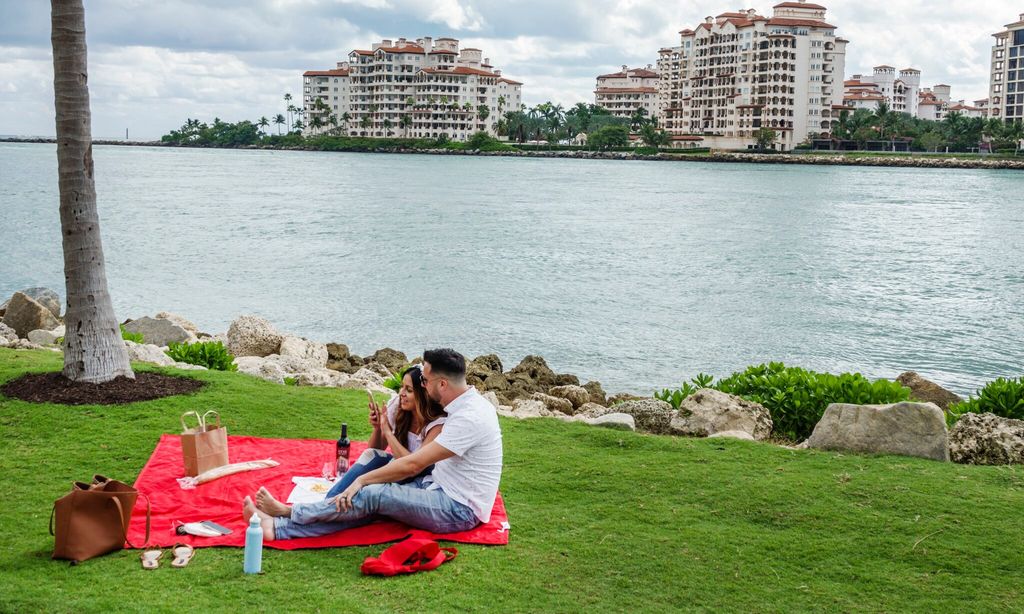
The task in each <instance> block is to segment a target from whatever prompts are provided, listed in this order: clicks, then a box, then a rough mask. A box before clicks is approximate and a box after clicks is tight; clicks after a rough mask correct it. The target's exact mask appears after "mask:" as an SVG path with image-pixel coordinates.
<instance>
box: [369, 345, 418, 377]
mask: <svg viewBox="0 0 1024 614" xmlns="http://www.w3.org/2000/svg"><path fill="white" fill-rule="evenodd" d="M370 362H375V363H379V364H382V365H384V366H385V367H387V370H388V371H390V372H391V373H398V372H399V371H401V370H402V367H404V366H406V365H408V364H409V359H408V358H406V356H405V354H403V353H402V352H399V351H398V350H393V349H391V348H383V349H380V350H377V351H376V352H374V353H373V356H372V357H370Z"/></svg>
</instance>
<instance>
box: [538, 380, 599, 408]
mask: <svg viewBox="0 0 1024 614" xmlns="http://www.w3.org/2000/svg"><path fill="white" fill-rule="evenodd" d="M548 394H550V395H551V396H553V397H558V398H560V399H565V400H567V401H569V402H570V403H572V407H573V409H574V410H576V409H579V408H580V407H582V406H583V405H586V404H587V403H589V402H590V393H589V392H587V389H586V388H583V387H582V386H572V385H568V386H553V387H552V388H551V389H550V390H548ZM567 413H568V412H567Z"/></svg>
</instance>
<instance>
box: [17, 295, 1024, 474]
mask: <svg viewBox="0 0 1024 614" xmlns="http://www.w3.org/2000/svg"><path fill="white" fill-rule="evenodd" d="M61 305H62V303H61V301H60V298H59V296H58V295H57V294H56V293H55V292H53V291H52V290H49V289H46V288H28V289H25V290H22V291H20V292H15V293H14V295H13V296H12V297H11V298H10V299H9V300H8V301H7V302H5V303H3V304H2V305H0V318H2V319H0V348H3V347H6V348H11V349H50V350H52V351H55V352H61V351H62V350H61V347H60V345H59V340H60V337H62V336H63V335H64V326H63V324H62V321H61V318H60V308H61ZM122 326H123V328H124V330H125V331H126V332H128V333H131V334H134V335H141V336H142V341H143V343H135V342H132V341H125V342H124V343H125V346H126V349H127V351H128V354H129V358H130V359H131V360H132V361H133V362H143V363H149V364H154V365H158V366H163V367H173V368H179V369H194V370H205V367H202V366H196V365H191V364H186V363H180V362H175V361H174V360H173V359H172V358H171V357H170V356H169V355H168V353H167V352H168V350H169V347H168V346H169V345H171V344H175V343H196V342H219V343H222V344H223V345H224V346H225V347H226V348H227V351H228V352H230V353H231V354H232V355H233V356H234V361H233V364H234V366H235V367H236V368H237V370H238V371H239V372H240V373H243V374H246V375H249V376H252V377H257V378H260V379H263V380H266V381H268V382H273V383H276V384H279V385H295V386H312V387H324V388H347V389H354V390H370V391H374V392H379V393H386V394H394V393H393V392H392V391H391V390H390V389H389V388H387V387H386V386H385V382H386V380H387V379H388V378H392V377H394V375H395V374H397V373H399V372H400V371H401V369H403V368H404V367H406V366H407V365H409V364H416V363H419V362H420V361H421V359H420V358H417V357H413V358H410V357H408V356H406V355H405V354H403V353H402V352H400V351H398V350H394V349H391V348H381V349H379V350H377V351H375V352H374V353H373V354H372V355H370V356H366V357H362V356H358V355H355V354H353V353H352V352H351V351H350V350H349V348H348V346H346V345H344V344H342V343H321V342H318V341H311V340H309V339H306V338H303V337H299V336H295V335H289V334H287V333H282V332H280V331H278V330H277V329H276V328H275V327H274V325H273V324H271V323H270V322H269V321H267V320H266V319H264V318H261V317H259V316H252V315H246V316H240V317H238V318H236V319H235V320H234V321H233V322H232V323H231V326H230V327H229V328H228V330H227V332H224V333H217V334H209V333H206V332H202V331H200V330H199V329H198V327H196V325H195V324H194V323H192V322H190V321H189V320H187V319H186V318H184V317H182V316H180V315H176V314H173V313H167V312H160V313H157V314H156V315H155V316H153V317H150V316H143V317H140V318H138V319H134V320H127V321H126V322H124V323H123V325H122ZM221 351H223V350H221ZM467 380H468V382H469V383H470V384H471V385H473V386H475V387H476V388H477V389H478V390H479V391H481V392H482V393H483V395H484V397H485V398H487V399H488V400H489V401H490V402H491V404H492V405H494V408H495V411H496V412H497V413H498V414H500V415H502V416H506V417H509V418H516V419H529V418H555V419H559V420H563V421H566V422H582V423H585V424H589V425H592V426H596V427H605V428H613V429H621V430H629V431H641V432H644V433H649V434H652V435H674V436H685V437H724V438H733V439H745V440H748V441H769V440H770V438H771V436H772V429H773V426H774V424H773V421H772V417H771V414H770V412H769V411H768V410H767V409H766V408H765V407H764V406H762V405H760V404H758V403H755V402H752V401H748V400H746V399H743V398H741V397H737V396H733V395H731V394H727V393H725V392H721V391H719V390H715V389H713V388H703V389H699V390H697V391H696V392H694V393H692V394H691V395H690V396H688V397H687V398H686V399H684V400H682V402H681V403H680V404H679V407H678V408H675V407H673V406H672V405H671V404H669V403H667V402H665V401H662V400H660V399H656V398H649V397H647V398H644V397H637V396H633V395H630V394H616V395H612V396H609V395H608V394H607V393H606V392H605V391H604V389H603V388H602V386H601V384H600V382H597V381H588V382H585V383H582V384H581V382H580V379H579V378H578V377H577V376H575V375H573V374H570V373H556V372H554V371H553V370H552V369H551V368H550V367H549V366H548V364H547V362H546V361H545V360H544V359H543V358H542V357H540V356H527V357H526V358H524V359H523V360H522V361H520V362H519V364H517V365H516V366H515V367H512V368H511V369H506V368H505V366H504V365H503V364H502V361H501V359H500V358H499V357H498V356H496V355H494V354H487V355H483V356H477V357H476V358H473V359H472V360H470V361H469V362H468V364H467ZM899 382H900V383H901V384H902V385H904V386H906V387H907V388H909V389H910V394H911V396H912V398H914V399H915V400H916V401H915V402H902V403H895V404H892V405H850V404H843V403H833V404H831V405H829V406H828V408H827V410H826V411H825V414H824V416H823V417H822V418H821V420H820V421H819V422H818V424H817V426H815V428H814V432H813V434H812V435H811V436H810V438H809V439H808V440H807V441H805V442H804V443H802V444H800V446H797V447H800V448H817V449H822V450H838V451H852V452H860V453H868V454H895V455H903V456H915V457H920V458H928V459H932V460H937V461H946V462H948V461H950V460H952V461H955V462H960V463H970V464H992V465H1000V464H1024V421H1022V420H1012V419H1008V418H1001V417H998V416H995V415H992V414H982V415H976V414H965V415H964V416H963V417H962V418H961V419H960V420H959V421H958V422H957V424H956V425H955V427H954V428H953V429H952V431H950V430H948V429H947V426H946V415H945V408H946V407H947V406H948V405H949V404H951V403H955V402H957V401H959V400H960V399H959V397H957V396H956V395H954V394H952V393H950V392H949V391H947V390H945V389H943V388H942V387H941V386H938V385H937V384H935V383H933V382H930V381H928V380H926V379H924V378H921V377H920V376H918V375H917V374H916V373H912V372H908V373H905V374H903V375H901V376H900V378H899Z"/></svg>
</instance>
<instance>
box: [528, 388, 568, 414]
mask: <svg viewBox="0 0 1024 614" xmlns="http://www.w3.org/2000/svg"><path fill="white" fill-rule="evenodd" d="M531 398H532V399H533V400H534V401H540V402H541V403H543V404H544V407H546V408H547V409H548V410H549V411H553V412H555V411H556V412H558V413H561V414H566V415H572V413H573V407H572V403H570V402H569V400H568V399H560V398H558V397H553V396H551V395H549V394H544V393H543V392H535V393H533V396H532V397H531Z"/></svg>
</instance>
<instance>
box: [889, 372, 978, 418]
mask: <svg viewBox="0 0 1024 614" xmlns="http://www.w3.org/2000/svg"><path fill="white" fill-rule="evenodd" d="M896 381H897V382H899V383H900V384H903V385H904V386H906V387H907V388H910V398H911V399H914V400H915V401H921V402H922V403H935V404H936V405H938V406H939V409H941V410H943V411H945V410H947V409H949V406H950V405H952V404H954V403H959V402H960V401H963V399H962V398H960V397H959V396H958V395H956V394H953V393H952V392H950V391H948V390H946V389H945V388H943V387H942V386H940V385H938V384H936V383H935V382H932V381H929V380H926V379H925V378H923V377H921V376H920V375H918V374H917V373H914V372H913V371H907V372H906V373H901V374H900V376H899V377H897V378H896Z"/></svg>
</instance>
